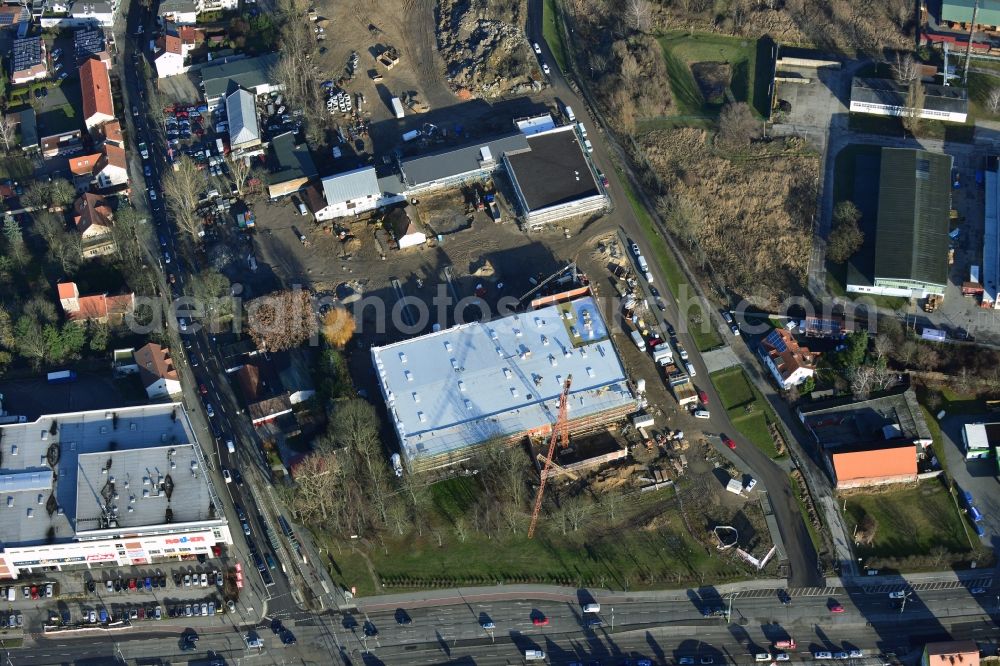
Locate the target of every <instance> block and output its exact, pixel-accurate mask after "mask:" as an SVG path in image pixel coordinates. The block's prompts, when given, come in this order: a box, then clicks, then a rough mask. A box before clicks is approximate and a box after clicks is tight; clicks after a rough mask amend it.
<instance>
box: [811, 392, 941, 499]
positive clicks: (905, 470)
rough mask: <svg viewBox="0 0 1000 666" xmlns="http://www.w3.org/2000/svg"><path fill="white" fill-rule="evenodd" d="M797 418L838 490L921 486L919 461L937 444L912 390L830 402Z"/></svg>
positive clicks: (819, 404) (814, 404)
mask: <svg viewBox="0 0 1000 666" xmlns="http://www.w3.org/2000/svg"><path fill="white" fill-rule="evenodd" d="M796 412H797V414H798V416H799V420H800V421H802V423H803V425H805V427H806V430H808V431H809V433H810V434H811V435H812V436H813V438H814V439H815V441H816V444H817V445H818V446H819V448H820V450H821V451H822V453H823V459H824V461H825V462H826V465H827V469H828V471H829V472H830V476H831V477H832V478H833V480H834V483H835V485H836V487H837V488H838V489H845V488H856V487H860V486H876V485H884V484H889V483H907V482H911V481H916V479H917V464H918V460H920V459H922V458H924V457H926V449H927V447H929V446H930V445H931V444H932V443H933V441H934V440H933V437H932V436H931V432H930V429H929V428H928V427H927V422H926V421H925V420H924V416H923V413H922V412H921V410H920V405H919V404H918V403H917V396H916V394H915V393H914V392H913V391H912V390H911V389H898V390H895V391H891V392H889V393H887V394H885V395H882V396H879V397H877V398H872V399H870V400H854V399H853V398H839V399H835V400H826V401H823V402H817V403H813V404H809V405H803V406H801V407H799V408H798V409H797V410H796Z"/></svg>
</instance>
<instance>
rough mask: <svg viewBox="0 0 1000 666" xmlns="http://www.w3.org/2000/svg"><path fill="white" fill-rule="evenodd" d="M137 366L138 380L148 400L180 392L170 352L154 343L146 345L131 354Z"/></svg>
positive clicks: (179, 383)
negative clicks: (140, 381)
mask: <svg viewBox="0 0 1000 666" xmlns="http://www.w3.org/2000/svg"><path fill="white" fill-rule="evenodd" d="M133 356H134V358H135V364H136V365H137V366H139V378H140V379H141V380H142V385H143V386H144V387H145V389H146V395H147V396H148V397H149V399H150V400H154V399H156V398H167V397H169V396H172V395H177V394H179V393H180V392H181V381H180V377H179V376H178V374H177V368H176V367H174V360H173V357H172V356H171V355H170V350H169V349H168V348H166V347H161V346H160V345H158V344H155V343H152V342H150V343H147V344H145V345H143V346H142V347H139V349H137V350H135V353H134V354H133Z"/></svg>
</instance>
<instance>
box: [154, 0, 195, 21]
mask: <svg viewBox="0 0 1000 666" xmlns="http://www.w3.org/2000/svg"><path fill="white" fill-rule="evenodd" d="M159 15H160V18H161V19H162V20H164V21H169V22H170V23H174V24H177V25H194V24H195V23H197V22H198V3H197V2H195V0H163V2H161V3H160V8H159Z"/></svg>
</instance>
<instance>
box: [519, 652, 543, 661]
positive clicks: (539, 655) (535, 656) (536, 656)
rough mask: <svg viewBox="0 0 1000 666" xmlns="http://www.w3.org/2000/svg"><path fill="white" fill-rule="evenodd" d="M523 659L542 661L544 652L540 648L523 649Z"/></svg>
mask: <svg viewBox="0 0 1000 666" xmlns="http://www.w3.org/2000/svg"><path fill="white" fill-rule="evenodd" d="M524 660H525V661H544V660H545V653H544V652H542V651H541V650H525V651H524Z"/></svg>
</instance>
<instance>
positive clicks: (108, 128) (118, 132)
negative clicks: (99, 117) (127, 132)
mask: <svg viewBox="0 0 1000 666" xmlns="http://www.w3.org/2000/svg"><path fill="white" fill-rule="evenodd" d="M96 140H97V141H98V143H110V144H111V145H113V146H118V147H119V148H124V147H125V140H124V138H123V137H122V125H121V123H120V122H118V121H117V120H112V121H111V122H109V123H104V124H103V125H101V126H100V127H98V128H97V137H96Z"/></svg>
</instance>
